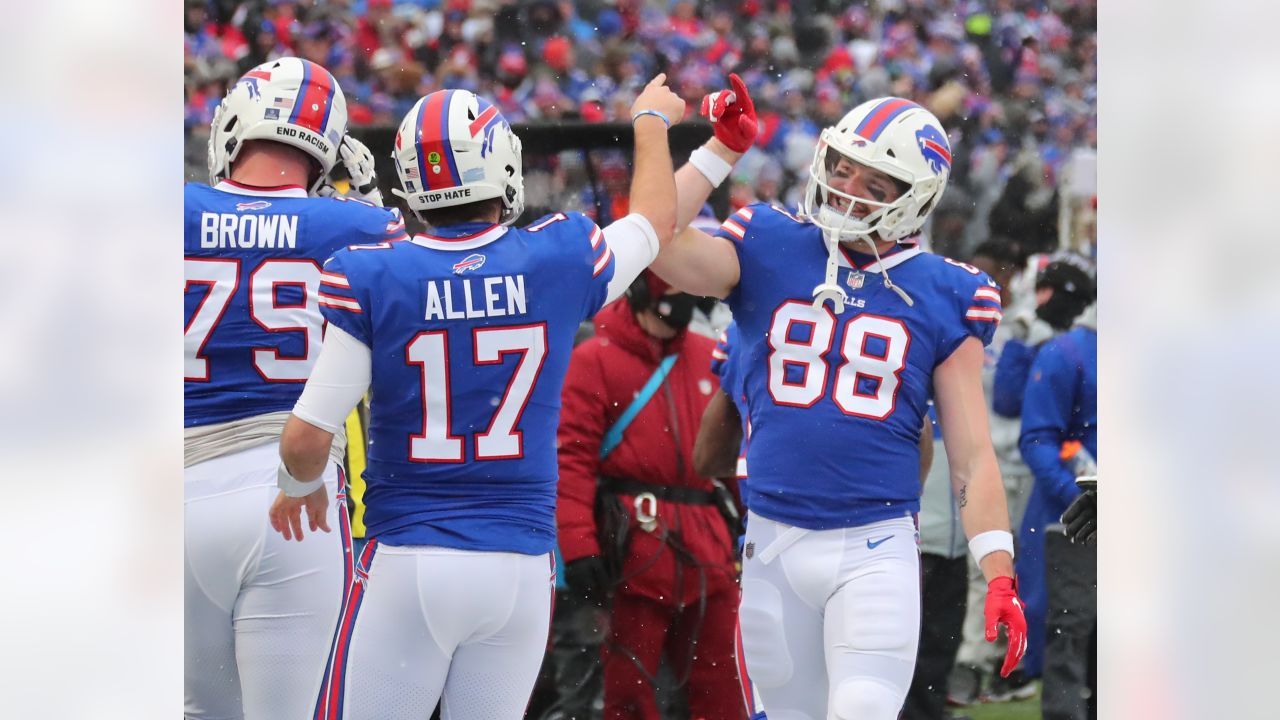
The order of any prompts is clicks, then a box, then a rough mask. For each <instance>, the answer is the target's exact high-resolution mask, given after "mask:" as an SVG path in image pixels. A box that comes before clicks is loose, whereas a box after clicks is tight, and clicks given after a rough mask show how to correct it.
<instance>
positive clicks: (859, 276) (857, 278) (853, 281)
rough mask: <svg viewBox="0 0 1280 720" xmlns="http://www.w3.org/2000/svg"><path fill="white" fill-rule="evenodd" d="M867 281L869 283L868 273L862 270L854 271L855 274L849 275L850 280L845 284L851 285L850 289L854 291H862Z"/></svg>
mask: <svg viewBox="0 0 1280 720" xmlns="http://www.w3.org/2000/svg"><path fill="white" fill-rule="evenodd" d="M866 281H867V275H866V273H864V272H862V271H860V270H854V271H853V272H851V273H849V278H848V279H847V280H845V282H846V283H847V284H848V285H849V287H850V289H853V290H858V289H860V288H861V287H862V284H863V283H864V282H866Z"/></svg>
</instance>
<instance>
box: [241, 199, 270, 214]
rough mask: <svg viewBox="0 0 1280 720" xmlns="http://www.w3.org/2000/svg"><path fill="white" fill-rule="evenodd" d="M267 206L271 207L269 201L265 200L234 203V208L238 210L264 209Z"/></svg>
mask: <svg viewBox="0 0 1280 720" xmlns="http://www.w3.org/2000/svg"><path fill="white" fill-rule="evenodd" d="M269 207H271V203H269V202H267V201H266V200H254V201H253V202H242V203H236V210H239V211H240V212H244V211H245V210H266V209H267V208H269Z"/></svg>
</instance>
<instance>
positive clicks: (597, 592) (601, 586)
mask: <svg viewBox="0 0 1280 720" xmlns="http://www.w3.org/2000/svg"><path fill="white" fill-rule="evenodd" d="M564 582H565V584H566V585H568V586H569V591H570V592H572V593H573V594H574V595H575V596H577V597H580V598H582V599H584V600H586V601H587V602H589V603H591V604H592V605H595V606H596V607H600V608H602V607H604V606H605V601H606V600H607V599H608V597H609V591H610V590H612V589H613V583H611V582H610V581H609V572H608V571H607V570H606V569H605V566H604V558H602V557H600V556H599V555H588V556H587V557H584V558H578V559H577V560H573V561H570V562H567V563H565V565H564Z"/></svg>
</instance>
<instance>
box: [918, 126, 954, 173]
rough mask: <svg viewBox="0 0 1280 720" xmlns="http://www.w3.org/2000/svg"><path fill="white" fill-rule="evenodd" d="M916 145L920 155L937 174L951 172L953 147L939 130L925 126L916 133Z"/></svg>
mask: <svg viewBox="0 0 1280 720" xmlns="http://www.w3.org/2000/svg"><path fill="white" fill-rule="evenodd" d="M916 144H917V145H919V146H920V154H921V155H923V156H924V160H925V162H927V163H929V168H930V169H932V170H933V171H934V172H935V173H940V172H944V171H947V172H949V171H950V170H951V145H950V144H949V143H948V142H947V137H946V136H945V135H943V134H942V132H941V131H940V130H938V128H936V127H934V126H932V125H925V126H924V127H922V128H920V129H919V130H917V131H916Z"/></svg>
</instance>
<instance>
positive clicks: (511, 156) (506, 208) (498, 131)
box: [392, 90, 524, 225]
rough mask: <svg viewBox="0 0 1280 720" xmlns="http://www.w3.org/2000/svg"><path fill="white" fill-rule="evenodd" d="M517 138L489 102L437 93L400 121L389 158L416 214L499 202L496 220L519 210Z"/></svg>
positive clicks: (507, 218) (509, 217)
mask: <svg viewBox="0 0 1280 720" xmlns="http://www.w3.org/2000/svg"><path fill="white" fill-rule="evenodd" d="M520 150H521V145H520V138H518V137H516V134H515V133H514V132H512V131H511V126H510V125H509V124H508V123H507V120H506V118H504V117H502V113H500V112H498V108H497V107H495V106H494V105H493V104H492V103H490V102H489V101H488V100H485V99H484V98H482V97H479V96H477V95H476V94H474V93H471V92H468V91H466V90H437V91H436V92H433V93H431V94H430V95H427V96H426V97H424V98H422V99H420V100H418V102H417V104H415V105H414V106H413V109H412V110H410V111H409V114H408V115H405V116H404V120H403V121H401V123H400V129H399V130H398V131H397V132H396V145H395V150H394V151H393V153H392V157H394V158H395V161H396V175H398V176H399V177H400V184H401V185H402V186H403V188H404V190H403V191H401V190H399V189H393V190H392V192H394V193H395V194H396V195H399V196H400V197H402V198H404V199H405V201H406V202H407V203H408V204H409V209H411V210H413V212H414V214H415V215H417V216H418V219H419V220H421V219H422V215H421V211H423V210H433V209H435V208H443V207H450V206H453V205H462V204H465V203H471V202H476V201H477V200H488V199H489V198H502V217H501V219H500V221H499V222H501V223H502V224H503V225H510V224H511V223H513V222H515V220H516V218H518V217H520V213H522V212H524V176H523V174H522V172H521V167H520V162H521V160H520Z"/></svg>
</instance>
